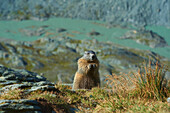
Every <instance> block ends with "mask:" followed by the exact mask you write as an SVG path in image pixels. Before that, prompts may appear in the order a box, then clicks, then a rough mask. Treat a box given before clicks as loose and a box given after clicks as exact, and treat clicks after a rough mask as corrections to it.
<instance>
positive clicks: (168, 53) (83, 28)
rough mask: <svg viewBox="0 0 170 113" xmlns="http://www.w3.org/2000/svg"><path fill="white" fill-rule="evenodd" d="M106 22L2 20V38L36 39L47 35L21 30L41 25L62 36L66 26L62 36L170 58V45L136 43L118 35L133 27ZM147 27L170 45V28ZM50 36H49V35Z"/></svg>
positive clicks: (0, 36)
mask: <svg viewBox="0 0 170 113" xmlns="http://www.w3.org/2000/svg"><path fill="white" fill-rule="evenodd" d="M105 25H106V24H105V23H104V22H101V21H89V20H78V19H69V18H51V19H48V20H47V21H35V20H24V21H14V20H13V21H0V38H5V39H13V40H17V41H34V40H37V39H39V38H42V37H46V36H45V35H41V36H27V35H25V34H24V33H22V32H21V31H22V30H23V29H30V30H31V29H33V28H34V29H36V28H40V27H41V26H47V28H46V30H47V31H48V33H49V34H51V35H50V36H51V37H55V36H60V35H61V33H57V32H56V30H57V29H58V28H64V29H66V30H67V31H66V32H65V33H62V36H66V37H71V38H74V39H79V40H82V39H89V40H91V39H97V40H98V41H111V42H113V43H115V44H119V45H121V46H127V47H130V48H136V49H142V50H151V51H153V52H155V53H158V54H159V55H161V56H165V57H167V58H170V46H168V47H163V48H150V47H148V46H145V45H141V44H138V43H136V42H135V41H133V40H121V39H119V38H118V37H121V36H123V35H124V34H125V33H126V32H127V31H129V30H132V28H122V27H119V26H116V27H111V28H108V27H106V26H105ZM146 29H148V30H152V31H153V32H156V33H158V34H159V35H160V36H162V37H164V38H165V40H166V41H167V43H168V45H170V28H166V27H164V26H147V27H146ZM91 31H96V32H99V33H100V34H101V35H99V36H94V37H91V36H89V35H88V34H89V33H90V32H91ZM48 37H49V36H48Z"/></svg>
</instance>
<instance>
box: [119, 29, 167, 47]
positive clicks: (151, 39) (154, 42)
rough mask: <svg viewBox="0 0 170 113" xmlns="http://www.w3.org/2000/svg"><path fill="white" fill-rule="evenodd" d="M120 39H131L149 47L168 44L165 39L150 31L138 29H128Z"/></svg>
mask: <svg viewBox="0 0 170 113" xmlns="http://www.w3.org/2000/svg"><path fill="white" fill-rule="evenodd" d="M121 39H133V40H135V41H136V42H137V43H140V44H143V45H147V46H149V47H151V48H156V47H166V46H168V44H167V42H166V41H165V39H164V38H163V37H161V36H159V35H158V34H156V33H154V32H152V31H146V30H140V31H136V30H135V31H129V32H127V33H126V34H125V36H123V37H121Z"/></svg>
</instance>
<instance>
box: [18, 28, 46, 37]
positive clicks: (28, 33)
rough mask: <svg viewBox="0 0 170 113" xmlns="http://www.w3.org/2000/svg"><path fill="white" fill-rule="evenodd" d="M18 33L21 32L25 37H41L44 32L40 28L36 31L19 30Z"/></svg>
mask: <svg viewBox="0 0 170 113" xmlns="http://www.w3.org/2000/svg"><path fill="white" fill-rule="evenodd" d="M20 32H22V33H23V34H25V35H26V36H29V37H31V36H41V35H43V34H44V33H45V32H46V31H45V29H44V28H42V27H40V28H38V29H36V30H32V29H21V30H20Z"/></svg>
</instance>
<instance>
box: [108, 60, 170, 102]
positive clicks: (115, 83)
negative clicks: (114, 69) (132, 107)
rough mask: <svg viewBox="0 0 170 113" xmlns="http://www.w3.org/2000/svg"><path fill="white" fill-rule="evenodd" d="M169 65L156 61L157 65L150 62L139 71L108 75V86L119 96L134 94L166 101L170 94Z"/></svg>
mask: <svg viewBox="0 0 170 113" xmlns="http://www.w3.org/2000/svg"><path fill="white" fill-rule="evenodd" d="M167 69H168V68H167V67H166V66H164V65H161V64H158V62H156V64H155V66H153V67H151V61H149V64H148V65H146V64H145V63H144V66H143V67H141V69H139V70H138V72H137V73H129V74H121V75H116V74H112V75H107V79H106V81H108V82H107V83H108V86H109V85H110V86H112V90H113V92H115V93H116V94H117V95H119V96H123V97H125V96H128V95H132V94H133V96H134V97H140V98H146V99H155V100H159V101H165V99H166V98H167V97H168V96H170V95H169V94H170V92H169V87H167V86H169V85H168V82H167V80H166V79H165V72H166V71H167Z"/></svg>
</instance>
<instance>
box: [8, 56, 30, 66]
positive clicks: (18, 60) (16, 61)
mask: <svg viewBox="0 0 170 113" xmlns="http://www.w3.org/2000/svg"><path fill="white" fill-rule="evenodd" d="M11 62H12V65H14V66H15V67H25V66H26V65H27V62H26V61H25V60H24V58H23V57H21V56H11Z"/></svg>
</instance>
